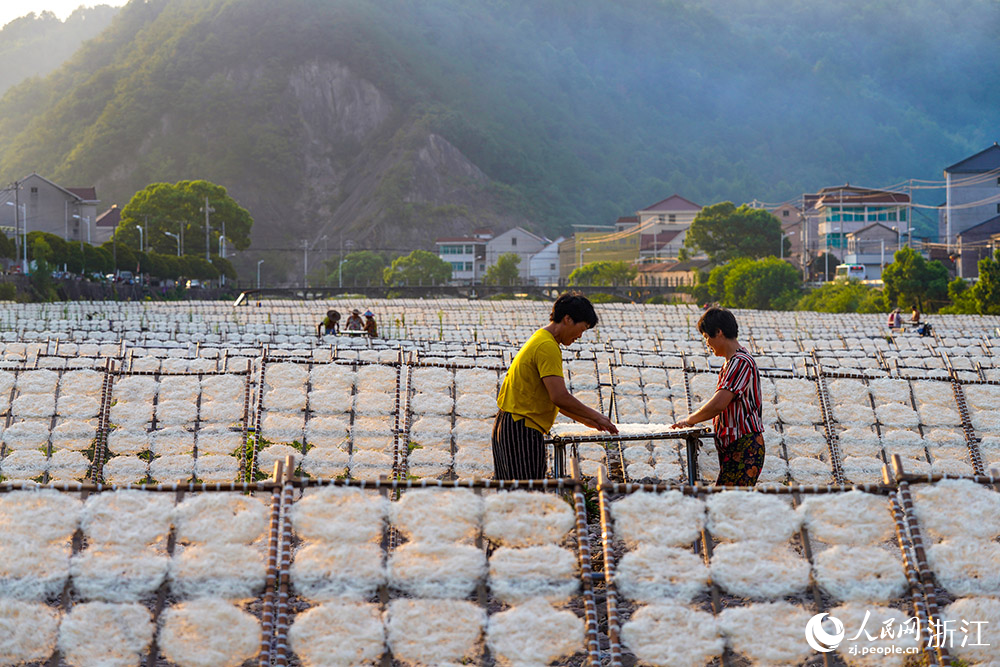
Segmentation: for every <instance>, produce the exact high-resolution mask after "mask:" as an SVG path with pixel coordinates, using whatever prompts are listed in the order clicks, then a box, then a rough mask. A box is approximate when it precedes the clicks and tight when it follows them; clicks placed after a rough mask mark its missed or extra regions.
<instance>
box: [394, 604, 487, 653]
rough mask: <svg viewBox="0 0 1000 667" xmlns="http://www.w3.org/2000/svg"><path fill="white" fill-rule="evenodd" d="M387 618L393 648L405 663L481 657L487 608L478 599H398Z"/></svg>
mask: <svg viewBox="0 0 1000 667" xmlns="http://www.w3.org/2000/svg"><path fill="white" fill-rule="evenodd" d="M386 617H387V620H386V631H387V634H388V640H389V648H390V649H391V650H392V654H393V657H394V658H395V659H397V660H400V661H401V662H403V663H404V664H408V665H447V664H465V663H466V662H470V661H474V659H475V658H476V657H478V652H479V651H480V645H479V640H480V637H481V636H482V633H483V627H484V626H485V625H486V611H485V610H484V609H483V608H482V607H480V606H479V605H478V604H475V603H474V602H466V601H464V600H406V599H397V600H393V601H392V602H390V603H389V609H388V612H387V614H386Z"/></svg>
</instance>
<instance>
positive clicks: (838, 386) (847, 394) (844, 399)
mask: <svg viewBox="0 0 1000 667" xmlns="http://www.w3.org/2000/svg"><path fill="white" fill-rule="evenodd" d="M826 389H827V392H828V393H829V394H830V399H831V400H832V401H833V402H834V403H840V404H847V405H849V404H852V403H857V402H859V401H864V402H867V401H868V388H867V387H866V386H865V385H864V384H863V383H862V382H861V381H860V380H851V379H848V378H840V379H837V380H830V381H829V382H827V383H826Z"/></svg>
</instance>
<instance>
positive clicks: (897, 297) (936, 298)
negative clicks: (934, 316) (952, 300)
mask: <svg viewBox="0 0 1000 667" xmlns="http://www.w3.org/2000/svg"><path fill="white" fill-rule="evenodd" d="M882 282H883V283H884V284H885V300H886V305H887V306H890V307H894V306H898V307H900V308H911V307H912V306H914V305H916V306H917V307H918V308H919V309H920V311H921V312H929V311H930V310H931V304H933V303H935V302H937V303H939V304H942V303H944V302H945V301H946V300H947V298H948V269H946V268H945V267H944V265H943V264H942V263H941V262H939V261H937V260H934V261H931V262H928V261H927V260H926V259H924V257H923V255H921V254H920V253H919V252H917V251H916V250H914V249H913V248H900V249H899V250H897V251H896V252H895V254H894V255H893V260H892V264H890V265H889V266H887V267H885V269H884V270H883V271H882ZM933 309H934V310H936V309H937V308H933Z"/></svg>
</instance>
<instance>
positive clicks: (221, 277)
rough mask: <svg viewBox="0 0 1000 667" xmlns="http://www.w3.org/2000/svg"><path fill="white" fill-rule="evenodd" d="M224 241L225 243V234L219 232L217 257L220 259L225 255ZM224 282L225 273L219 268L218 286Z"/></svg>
mask: <svg viewBox="0 0 1000 667" xmlns="http://www.w3.org/2000/svg"><path fill="white" fill-rule="evenodd" d="M225 243H226V235H225V234H219V257H220V258H222V259H225V257H226V246H225ZM225 284H226V274H225V273H223V272H222V271H221V270H220V271H219V286H220V287H221V286H223V285H225Z"/></svg>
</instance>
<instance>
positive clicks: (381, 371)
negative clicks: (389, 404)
mask: <svg viewBox="0 0 1000 667" xmlns="http://www.w3.org/2000/svg"><path fill="white" fill-rule="evenodd" d="M396 377H397V370H396V368H395V367H393V366H379V365H374V364H373V365H369V366H361V367H360V368H358V379H357V385H358V388H359V389H360V388H362V387H363V388H364V389H365V391H377V392H382V393H384V394H395V392H396Z"/></svg>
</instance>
